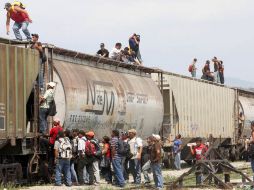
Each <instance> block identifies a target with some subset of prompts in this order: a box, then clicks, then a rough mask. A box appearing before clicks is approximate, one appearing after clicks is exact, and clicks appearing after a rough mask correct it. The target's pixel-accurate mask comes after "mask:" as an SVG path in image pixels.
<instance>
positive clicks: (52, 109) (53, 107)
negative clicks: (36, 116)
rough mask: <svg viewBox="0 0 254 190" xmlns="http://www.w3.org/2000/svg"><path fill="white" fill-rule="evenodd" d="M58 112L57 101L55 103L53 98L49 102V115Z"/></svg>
mask: <svg viewBox="0 0 254 190" xmlns="http://www.w3.org/2000/svg"><path fill="white" fill-rule="evenodd" d="M56 113H57V111H56V103H55V100H54V99H53V100H52V101H51V102H50V103H49V109H48V115H49V116H55V115H56Z"/></svg>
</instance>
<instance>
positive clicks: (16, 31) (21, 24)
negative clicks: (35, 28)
mask: <svg viewBox="0 0 254 190" xmlns="http://www.w3.org/2000/svg"><path fill="white" fill-rule="evenodd" d="M28 25H29V22H28V21H25V22H19V23H18V22H15V23H14V25H13V27H12V29H13V32H14V34H15V37H16V39H17V40H22V36H21V34H20V32H19V30H20V28H21V29H22V31H23V33H24V34H25V36H26V38H27V40H31V39H32V38H31V35H30V32H29V30H28V29H27V27H28Z"/></svg>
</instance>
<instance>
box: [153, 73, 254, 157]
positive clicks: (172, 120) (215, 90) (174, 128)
mask: <svg viewBox="0 0 254 190" xmlns="http://www.w3.org/2000/svg"><path fill="white" fill-rule="evenodd" d="M152 78H153V79H154V81H155V82H156V83H157V84H158V86H160V87H161V89H162V94H163V100H164V119H163V127H162V134H163V136H164V137H166V138H167V140H166V141H167V142H168V143H167V146H168V147H170V148H172V144H171V143H170V141H172V140H173V139H174V138H175V136H176V135H177V134H181V135H182V137H183V143H184V145H185V146H184V149H183V151H182V159H184V160H186V161H188V160H191V159H192V156H191V155H190V151H189V147H187V146H186V145H187V143H189V142H194V141H195V138H196V137H202V138H203V139H204V140H206V141H209V140H210V141H212V142H213V145H214V146H215V147H217V148H218V150H219V151H220V153H221V155H224V157H225V158H232V159H239V156H240V154H241V149H242V143H239V141H240V140H241V138H242V137H243V136H239V134H238V125H239V123H238V122H239V120H238V115H239V113H240V112H243V113H244V115H245V119H246V122H245V124H246V125H248V127H249V123H250V120H252V119H253V118H254V113H253V112H251V110H253V108H254V104H253V98H254V96H253V92H252V93H251V92H248V91H243V90H240V89H235V88H229V87H226V86H223V85H219V84H215V83H212V82H208V81H204V80H200V79H195V78H190V77H186V76H182V75H178V74H174V73H170V72H162V73H161V74H160V75H157V74H152Z"/></svg>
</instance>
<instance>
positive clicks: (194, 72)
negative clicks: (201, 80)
mask: <svg viewBox="0 0 254 190" xmlns="http://www.w3.org/2000/svg"><path fill="white" fill-rule="evenodd" d="M191 76H192V77H194V78H196V69H195V70H194V71H192V72H191Z"/></svg>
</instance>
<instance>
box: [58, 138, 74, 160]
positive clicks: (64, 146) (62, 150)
mask: <svg viewBox="0 0 254 190" xmlns="http://www.w3.org/2000/svg"><path fill="white" fill-rule="evenodd" d="M58 142H59V143H60V146H59V157H60V158H67V159H71V158H72V146H71V143H70V140H69V138H68V137H65V138H63V139H61V140H60V139H58Z"/></svg>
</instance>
